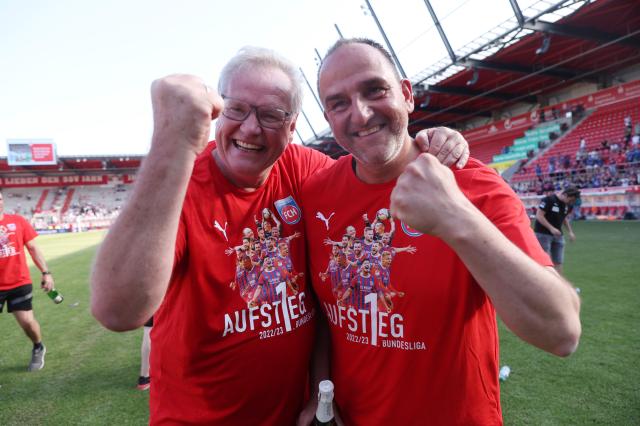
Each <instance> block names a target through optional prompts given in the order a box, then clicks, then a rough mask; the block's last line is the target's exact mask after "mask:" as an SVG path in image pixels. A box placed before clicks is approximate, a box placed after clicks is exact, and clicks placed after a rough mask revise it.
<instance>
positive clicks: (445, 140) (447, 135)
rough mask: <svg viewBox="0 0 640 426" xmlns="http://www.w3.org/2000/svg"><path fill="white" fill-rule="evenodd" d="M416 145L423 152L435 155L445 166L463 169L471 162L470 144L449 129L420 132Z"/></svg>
mask: <svg viewBox="0 0 640 426" xmlns="http://www.w3.org/2000/svg"><path fill="white" fill-rule="evenodd" d="M415 140H416V144H417V145H418V147H419V148H420V150H421V151H422V152H427V153H429V154H431V155H434V156H435V157H436V158H437V159H438V161H440V162H441V163H442V164H444V165H445V166H451V165H453V164H455V165H456V167H457V168H458V169H461V168H463V167H464V166H465V165H466V164H467V161H468V160H469V143H468V142H467V141H466V140H465V139H464V137H463V136H462V135H461V134H460V133H459V132H457V131H455V130H452V129H449V128H447V127H434V128H431V129H424V130H420V131H419V132H418V134H417V135H416V139H415Z"/></svg>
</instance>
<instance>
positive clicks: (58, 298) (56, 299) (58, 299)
mask: <svg viewBox="0 0 640 426" xmlns="http://www.w3.org/2000/svg"><path fill="white" fill-rule="evenodd" d="M47 296H49V299H51V300H53V303H55V304H56V305H57V304H59V303H62V301H63V300H64V297H62V294H60V292H59V291H58V290H56V289H55V288H52V289H51V291H49V292H48V293H47Z"/></svg>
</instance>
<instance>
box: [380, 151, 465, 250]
mask: <svg viewBox="0 0 640 426" xmlns="http://www.w3.org/2000/svg"><path fill="white" fill-rule="evenodd" d="M469 206H471V207H472V205H471V202H470V201H469V200H468V199H467V197H465V195H464V194H463V193H462V191H460V188H458V184H457V182H456V180H455V177H454V175H453V172H452V171H451V170H450V169H449V168H448V167H445V166H443V165H442V164H440V162H439V161H438V160H437V159H436V157H434V156H433V155H431V154H420V155H419V156H418V158H416V159H415V160H414V161H412V162H411V163H409V165H407V167H406V168H405V171H404V172H403V173H402V174H401V175H400V176H399V177H398V180H397V182H396V186H395V188H394V189H393V191H392V192H391V206H390V210H392V211H393V215H394V216H395V217H396V218H398V219H400V220H401V221H403V222H404V223H406V224H407V225H409V226H411V227H413V228H415V229H417V230H419V231H420V232H424V233H427V234H431V235H435V236H438V237H446V236H449V235H450V234H451V233H452V232H455V231H457V229H458V228H459V226H460V223H459V219H456V218H462V217H464V216H461V214H463V213H464V212H465V211H468V207H469Z"/></svg>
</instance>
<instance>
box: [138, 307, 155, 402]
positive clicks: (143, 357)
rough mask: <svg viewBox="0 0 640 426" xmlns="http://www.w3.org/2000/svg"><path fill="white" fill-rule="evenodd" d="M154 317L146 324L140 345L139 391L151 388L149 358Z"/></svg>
mask: <svg viewBox="0 0 640 426" xmlns="http://www.w3.org/2000/svg"><path fill="white" fill-rule="evenodd" d="M152 329H153V317H151V318H150V319H149V321H147V322H145V323H144V327H143V328H142V343H141V344H140V376H138V386H136V387H137V388H138V390H148V389H149V388H150V387H151V375H150V374H149V357H150V355H151V330H152Z"/></svg>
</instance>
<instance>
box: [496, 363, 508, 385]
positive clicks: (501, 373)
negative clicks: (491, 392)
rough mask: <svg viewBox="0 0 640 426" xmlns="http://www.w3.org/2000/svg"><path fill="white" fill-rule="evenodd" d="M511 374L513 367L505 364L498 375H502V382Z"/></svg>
mask: <svg viewBox="0 0 640 426" xmlns="http://www.w3.org/2000/svg"><path fill="white" fill-rule="evenodd" d="M509 374H511V368H510V367H509V366H508V365H503V366H502V368H501V369H500V374H499V376H498V377H500V381H501V382H504V381H505V380H507V379H508V378H509Z"/></svg>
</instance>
